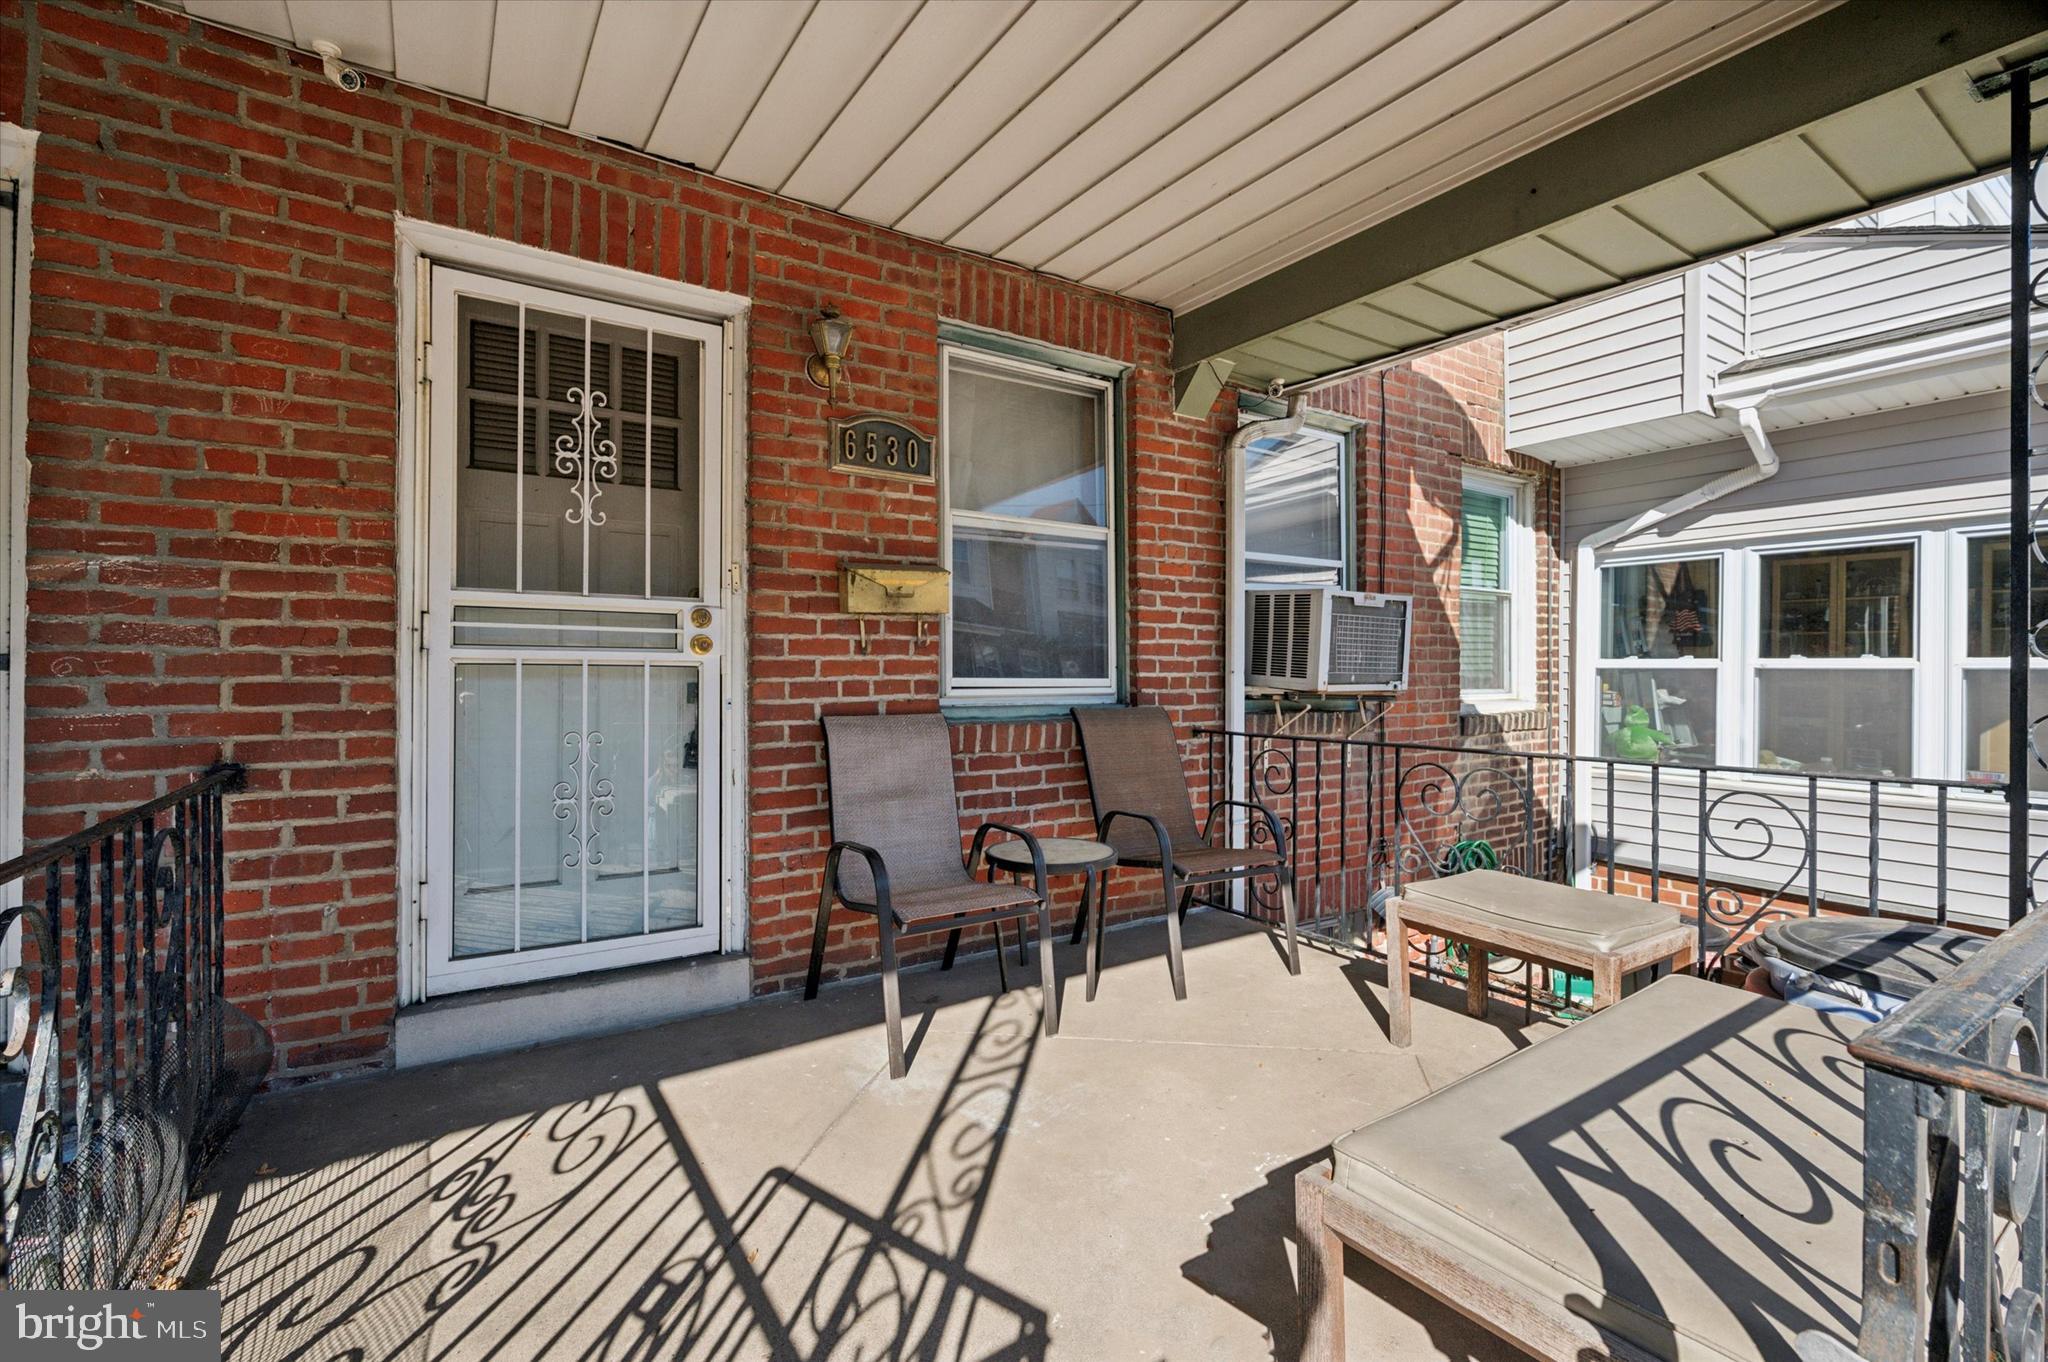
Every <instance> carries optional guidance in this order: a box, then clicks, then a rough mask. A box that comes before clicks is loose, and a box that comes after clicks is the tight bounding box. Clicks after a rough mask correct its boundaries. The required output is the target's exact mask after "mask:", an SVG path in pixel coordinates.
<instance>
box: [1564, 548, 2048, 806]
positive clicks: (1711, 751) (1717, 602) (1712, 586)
mask: <svg viewBox="0 0 2048 1362" xmlns="http://www.w3.org/2000/svg"><path fill="white" fill-rule="evenodd" d="M2037 544H2038V551H2039V552H2040V554H2041V555H2042V558H2038V559H2037V560H2036V563H2035V567H2034V582H2033V618H2034V619H2035V620H2036V621H2044V620H2048V566H2043V559H2048V534H2043V535H2042V536H2041V537H2040V538H2039V539H2038V540H2037ZM2010 582H2011V554H2010V552H2009V550H2008V547H2007V541H2006V537H2005V534H2004V533H2003V532H2002V531H1998V530H1994V529H1991V528H1990V527H1988V526H1973V527H1970V528H1967V529H1949V528H1920V527H1911V528H1899V529H1895V530H1892V531H1891V532H1889V533H1886V532H1884V531H1879V532H1878V533H1877V535H1875V536H1873V538H1872V539H1871V540H1870V541H1868V542H1861V543H1840V542H1832V543H1828V542H1823V543H1813V544H1796V545H1791V544H1788V545H1782V546H1776V545H1774V546H1773V547H1771V548H1768V549H1739V548H1733V547H1730V548H1726V549H1717V550H1714V551H1712V552H1697V553H1696V554H1695V555H1693V556H1681V555H1676V554H1674V555H1672V556H1670V557H1668V558H1661V559H1644V560H1633V559H1629V560H1623V561H1619V562H1605V563H1602V564H1601V565H1600V568H1599V574H1598V577H1597V579H1596V581H1595V582H1594V583H1589V584H1588V595H1587V597H1586V598H1585V603H1584V608H1585V609H1586V610H1588V611H1589V612H1590V611H1595V610H1597V612H1598V613H1597V616H1596V617H1595V618H1594V619H1593V620H1592V621H1591V623H1590V625H1589V628H1588V630H1587V633H1588V634H1590V635H1591V636H1592V638H1593V639H1594V640H1595V641H1596V646H1595V647H1594V648H1593V649H1591V650H1590V651H1592V652H1593V654H1594V655H1593V656H1592V657H1591V658H1590V659H1588V663H1587V670H1586V672H1585V673H1583V674H1582V675H1583V682H1582V684H1583V686H1584V688H1585V693H1584V698H1583V700H1582V702H1581V703H1582V705H1583V708H1581V709H1580V711H1579V712H1580V714H1581V715H1582V716H1584V718H1583V724H1584V731H1585V732H1586V733H1587V735H1588V736H1587V738H1586V750H1587V751H1588V752H1589V753H1590V752H1595V751H1597V754H1598V755H1600V756H1604V757H1613V758H1617V759H1622V760H1636V761H1658V762H1665V763H1683V764H1691V765H1721V766H1738V767H1748V766H1754V767H1761V768H1765V769H1768V770H1777V771H1786V772H1802V773H1808V774H1815V775H1823V776H1825V775H1833V774H1840V775H1856V776H1880V777H1896V778H1900V779H1921V780H1927V779H1942V780H1964V781H1971V782H1976V783H1979V784H1984V785H2000V784H2003V783H2004V781H2005V778H2006V771H2007V766H2008V761H2007V757H2008V755H2009V752H2008V743H2009V735H2010V728H2009V725H2008V721H2007V709H2008V702H2009V685H2008V679H2007V678H2008V677H2009V675H2010V669H2009V664H2008V660H2007V659H2008V653H2007V641H2006V618H2007V613H2008V612H2007V606H2008V603H2009V602H2008V593H2009V590H2010ZM2028 689H2029V692H2030V697H2031V698H2030V700H2029V704H2028V709H2029V712H2030V713H2033V714H2048V660H2044V659H2040V658H2036V659H2034V660H2033V662H2032V664H2031V666H2030V667H2029V676H2028ZM2028 779H2029V784H2030V785H2031V787H2032V788H2033V789H2034V790H2035V791H2037V792H2040V793H2048V769H2044V768H2043V767H2042V766H2041V764H2040V763H2038V762H2037V763H2035V766H2034V769H2033V770H2032V771H2031V772H2030V773H2029V777H2028ZM1922 793H1926V791H1925V790H1924V789H1923V790H1922Z"/></svg>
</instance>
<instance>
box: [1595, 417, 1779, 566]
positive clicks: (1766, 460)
mask: <svg viewBox="0 0 2048 1362" xmlns="http://www.w3.org/2000/svg"><path fill="white" fill-rule="evenodd" d="M1770 397H1771V395H1770V394H1769V393H1765V394H1764V395H1763V396H1762V397H1759V398H1756V399H1755V400H1754V401H1750V402H1745V403H1743V404H1742V405H1741V406H1739V407H1734V408H1731V410H1732V411H1733V412H1734V415H1735V424H1736V425H1738V426H1740V427H1741V428H1742V438H1743V439H1744V440H1746V441H1748V443H1749V452H1750V455H1751V457H1752V458H1753V459H1755V462H1754V463H1752V464H1750V465H1748V466H1747V467H1744V468H1738V469H1735V470H1734V471H1733V472H1730V473H1723V474H1722V475H1721V476H1720V477H1718V478H1715V479H1714V480H1713V481H1712V482H1708V483H1703V484H1701V485H1700V486H1698V487H1695V488H1693V489H1692V490H1691V491H1690V492H1681V493H1680V494H1679V495H1677V496H1675V497H1673V498H1672V499H1671V500H1669V501H1667V502H1664V503H1663V504H1662V505H1658V506H1653V507H1651V508H1650V509H1649V510H1647V511H1645V512H1643V513H1642V514H1641V515H1639V516H1637V517H1636V518H1635V519H1634V520H1627V521H1623V522H1622V523H1621V524H1619V525H1609V526H1608V527H1607V528H1606V529H1604V530H1602V531H1600V532H1599V533H1598V534H1592V535H1588V536H1586V538H1585V539H1584V540H1582V541H1580V544H1579V562H1580V563H1581V565H1586V564H1590V563H1591V562H1592V558H1591V555H1592V553H1594V552H1595V551H1596V550H1599V549H1604V548H1606V547H1607V546H1608V545H1610V544H1613V543H1615V542H1616V541H1618V540H1622V539H1626V538H1628V537H1629V536H1630V535H1632V534H1641V533H1642V532H1643V531H1644V530H1647V529H1651V528H1653V527H1654V526H1657V525H1661V524H1663V523H1664V522H1665V521H1667V520H1671V519H1673V518H1675V517H1677V516H1682V515H1684V514H1685V513H1686V512H1687V511H1693V510H1697V509H1699V508H1700V507H1702V506H1704V505H1706V504H1707V503H1708V502H1710V501H1719V500H1720V499H1721V498H1722V497H1725V496H1727V495H1728V494H1729V493H1731V492H1739V491H1741V490H1742V489H1743V488H1745V487H1754V486H1755V485H1756V484H1757V483H1760V482H1762V481H1764V480H1765V479H1767V478H1772V477H1776V476H1777V473H1778V451H1777V450H1775V449H1773V448H1772V447H1771V437H1770V435H1769V433H1768V432H1766V431H1765V430H1764V423H1763V421H1762V420H1761V419H1760V418H1759V417H1758V416H1757V409H1758V408H1759V407H1761V406H1763V404H1764V403H1766V402H1768V401H1769V400H1770Z"/></svg>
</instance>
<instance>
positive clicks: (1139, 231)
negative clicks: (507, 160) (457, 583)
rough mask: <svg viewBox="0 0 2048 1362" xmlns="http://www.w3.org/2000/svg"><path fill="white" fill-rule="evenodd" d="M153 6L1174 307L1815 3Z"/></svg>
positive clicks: (1678, 75)
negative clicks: (324, 47) (325, 50)
mask: <svg viewBox="0 0 2048 1362" xmlns="http://www.w3.org/2000/svg"><path fill="white" fill-rule="evenodd" d="M159 2H160V3H166V4H170V5H172V6H174V7H179V8H183V9H184V10H186V11H187V12H189V13H191V14H193V15H195V16H198V17H200V18H203V19H208V20H212V21H215V22H219V23H223V24H227V25H231V26H233V27H236V28H240V29H243V30H247V31H250V32H254V33H258V34H262V35H265V36H267V37H271V38H274V39H277V40H279V41H281V42H285V43H288V44H291V45H293V46H296V47H299V48H302V49H310V48H311V46H312V44H313V43H314V42H315V41H317V40H322V39H324V40H328V41H332V42H334V43H336V44H338V45H339V46H340V48H341V51H342V56H343V58H344V60H346V61H348V62H350V63H351V64H354V65H357V66H361V67H364V68H368V69H372V70H376V71H380V72H385V73H389V74H392V75H395V76H396V77H397V78H398V79H400V80H403V81H406V82H409V83H413V84H417V85H422V86H426V87H430V88H433V89H436V90H440V91H444V92H446V93H449V94H454V95H459V96H462V97H464V98H468V99H472V100H477V101H480V102H484V103H488V104H490V105H491V106H493V107H496V108H498V109H502V110H505V111H508V112H511V113H517V114H523V115H527V116H530V117H532V118H535V119H539V120H541V121H543V122H547V123H551V124H556V125H559V126H562V127H566V128H569V129H571V130H573V131H576V132H580V133H587V134H590V135H592V136H596V137H603V138H609V139H612V140H614V141H617V142H622V143H625V144H627V145H630V146H634V147H638V148H642V149H644V150H646V151H649V152H652V153H654V154H656V155H659V156H663V157H667V158H670V159H673V160H676V161H681V162H687V163H689V164H692V165H695V166H698V167H699V168H701V169H703V170H706V171H709V172H712V173H714V174H717V175H720V176H723V177H726V178H729V179H733V180H738V181H740V182H742V183H745V184H749V185H753V186H756V187H759V188H762V189H767V190H773V191H775V192H778V193H781V194H786V195H788V196H790V197H791V198H795V199H800V200H803V201H804V202H807V203H811V204H815V205H818V206H821V207H824V208H830V209H835V210H837V211H840V212H843V213H846V214H848V215H850V216H852V217H856V218H860V219H863V220H865V221H868V222H873V223H878V224H881V225H884V226H889V227H893V228H897V229H899V230H901V231H904V232H907V233H910V234H912V235H915V236H920V237H924V238H927V239H930V240H934V241H939V242H943V243H945V244H947V245H951V246H957V247H960V248H963V249H965V250H970V251H976V252H980V253H983V254H987V255H992V256H995V257H998V258H1000V259H1003V260H1007V261H1010V262H1012V263H1015V264H1018V265H1023V266H1026V267H1028V268H1031V269H1035V270H1044V271H1047V272H1049V273H1052V274H1056V275H1061V276H1064V277H1066V278H1070V279H1074V280H1078V281H1080V282H1082V283H1085V284H1090V285H1094V286H1096V287H1099V288H1103V289H1108V290H1111V291H1114V292H1118V293H1122V294H1126V295H1129V296H1132V297H1135V298H1139V299H1143V300H1146V301H1149V302H1153V303H1158V304H1160V305H1162V306H1165V307H1168V308H1171V309H1174V310H1175V311H1181V310H1184V309H1188V308H1192V307H1196V306H1199V305H1200V304H1202V303H1205V302H1208V301H1210V300H1212V299H1216V298H1218V297H1221V296H1222V295H1224V294H1226V293H1229V292H1230V291H1231V290H1233V289H1237V288H1240V287H1242V286H1244V285H1246V284H1248V283H1251V282H1253V281H1255V280H1257V279H1259V278H1260V277H1262V276H1263V275H1265V274H1267V273H1269V272H1271V271H1273V270H1275V269H1277V268H1280V267H1281V266H1284V265H1286V264H1288V263H1290V262H1292V261H1295V260H1298V259H1300V258H1301V257H1303V256H1304V255H1306V254H1308V253H1310V252H1312V251H1314V250H1315V249H1316V248H1318V247H1320V246H1324V245H1327V244H1329V243H1330V242H1332V241H1335V240H1338V239H1340V238H1342V237H1344V236H1347V235H1349V234H1351V233H1353V232H1356V231H1358V230H1359V229H1360V228H1361V227H1364V226H1366V225H1369V224H1370V223H1372V222H1374V221H1376V220H1378V219H1381V218H1384V217H1387V216H1388V215H1390V214H1393V213H1397V212H1399V211H1400V210H1402V209H1403V208H1404V207H1406V206H1408V205H1412V204H1414V203H1416V202H1418V201H1421V200H1424V199H1427V198H1429V197H1431V196H1434V195H1436V194H1440V193H1442V192H1443V191H1444V190H1446V189H1448V188H1450V187H1452V186H1454V185H1457V184H1459V183H1461V182H1463V181H1466V180H1469V179H1471V178H1472V177H1474V176H1476V175H1478V174H1481V173H1483V172H1485V171H1486V170H1488V169H1491V168H1493V167H1495V166H1498V165H1500V164H1502V163H1503V162H1505V161H1508V160H1510V159H1512V158H1514V157H1516V156H1519V155H1521V154H1523V153H1525V152H1527V151H1529V150H1531V149H1532V148H1534V147H1537V146H1540V145H1542V144H1543V143H1545V142H1548V141H1551V140H1553V139H1555V138H1557V137H1559V136H1562V135H1564V134H1566V133H1568V132H1570V131H1571V130H1573V129H1575V128H1578V127H1581V126H1584V125H1585V124H1587V123H1589V122H1591V121H1593V120H1596V119H1598V118H1600V117H1601V116H1602V115H1604V114H1606V113H1608V112H1611V111H1612V110H1614V109H1616V108H1618V107H1620V106H1622V105H1625V104H1627V103H1629V102H1632V101H1634V100H1636V99H1639V98H1641V97H1642V96H1644V95H1646V94H1649V93H1651V92H1653V91H1655V90H1658V89H1660V88H1662V87H1664V86H1666V85H1668V84H1670V83H1671V82H1673V81H1676V80H1679V79H1682V78H1684V77H1685V76H1687V75H1689V74H1692V73H1694V72H1696V71H1698V70H1700V69H1701V68H1703V67H1705V66H1708V65H1710V64H1712V63H1714V62H1716V61H1718V60H1720V59H1722V58H1724V57H1727V56H1728V55H1730V54H1732V53H1734V52H1737V51H1740V50H1741V49H1743V48H1745V47H1748V46H1750V45H1752V44H1754V43H1757V42H1759V41H1762V40H1764V39H1766V38H1768V37H1770V36H1771V35H1773V34H1775V33H1779V32H1782V31H1784V30H1785V29H1787V28H1789V27H1791V26H1793V25H1796V24H1798V23H1800V22H1802V21H1803V20H1805V19H1808V18H1810V17H1811V16H1813V15H1814V14H1817V13H1819V12H1820V11H1822V10H1825V9H1827V8H1829V7H1830V6H1831V5H1832V4H1833V3H1834V2H1835V0H1356V2H1355V3H1347V2H1346V0H159ZM1845 55H1846V54H1845ZM1290 376H1292V375H1291V374H1290Z"/></svg>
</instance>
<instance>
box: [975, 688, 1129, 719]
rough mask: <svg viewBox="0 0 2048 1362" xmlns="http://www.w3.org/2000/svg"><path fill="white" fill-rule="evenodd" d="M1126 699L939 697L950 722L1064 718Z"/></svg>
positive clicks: (1083, 697) (1036, 696)
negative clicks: (1078, 711) (946, 698)
mask: <svg viewBox="0 0 2048 1362" xmlns="http://www.w3.org/2000/svg"><path fill="white" fill-rule="evenodd" d="M1122 704H1123V701H1122V700H1120V699H1118V698H1117V697H1116V696H1114V695H1026V696H1018V697H1016V698H1003V699H996V698H994V697H990V698H986V699H984V698H980V697H976V696H955V697H953V698H952V699H948V700H941V701H939V713H940V714H943V715H944V716H945V717H946V721H947V722H948V723H956V724H974V723H1022V722H1026V721H1029V720H1033V719H1064V718H1066V717H1067V716H1068V715H1069V714H1071V713H1072V712H1073V711H1074V710H1076V709H1114V708H1116V707H1118V706H1120V705H1122Z"/></svg>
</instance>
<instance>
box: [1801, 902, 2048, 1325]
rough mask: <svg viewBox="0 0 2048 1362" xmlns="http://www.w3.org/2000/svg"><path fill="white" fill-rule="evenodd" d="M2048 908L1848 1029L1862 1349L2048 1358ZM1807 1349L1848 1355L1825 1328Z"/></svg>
mask: <svg viewBox="0 0 2048 1362" xmlns="http://www.w3.org/2000/svg"><path fill="white" fill-rule="evenodd" d="M2044 1038H2048V920H2044V919H2043V918H2042V917H2041V916H2039V915H2036V916H2034V917H2032V918H2030V919H2029V920H2027V921H2026V922H2024V923H2022V924H2021V925H2020V926H2018V927H2015V928H2013V929H2011V930H2010V931H2008V932H2006V933H2005V934H2004V935H2002V936H2000V937H1999V938H1998V939H1997V940H1995V941H1993V942H1992V943H1991V944H1990V945H1988V946H1986V947H1985V948H1984V949H1982V950H1980V951H1978V952H1977V953H1976V954H1974V955H1972V956H1971V957H1970V958H1969V959H1968V960H1967V961H1965V962H1964V964H1963V965H1962V966H1961V967H1960V968H1958V969H1957V970H1956V972H1955V973H1954V974H1952V975H1950V976H1949V977H1948V979H1947V980H1945V981H1944V982H1942V983H1940V984H1938V985H1936V986H1935V987H1933V988H1930V989H1928V990H1927V991H1926V992H1924V993H1922V994H1921V995H1920V996H1919V997H1917V998H1915V999H1913V1000H1912V1001H1911V1002H1909V1003H1907V1004H1906V1005H1905V1006H1904V1007H1902V1008H1900V1009H1899V1010H1898V1011H1897V1012H1895V1013H1893V1014H1892V1015H1891V1016H1890V1017H1888V1018H1886V1019H1885V1020H1884V1021H1883V1022H1880V1023H1879V1024H1878V1025H1876V1026H1873V1027H1872V1028H1870V1029H1869V1030H1868V1031H1865V1032H1864V1033H1863V1034H1862V1035H1861V1036H1859V1037H1857V1038H1856V1039H1855V1040H1854V1041H1852V1042H1850V1045H1849V1053H1850V1054H1851V1055H1853V1056H1855V1057H1856V1058H1857V1059H1859V1060H1861V1061H1862V1062H1863V1064H1864V1081H1863V1085H1864V1115H1863V1126H1864V1157H1863V1184H1864V1193H1863V1194H1864V1216H1865V1219H1864V1231H1863V1255H1864V1256H1863V1319H1862V1324H1861V1328H1860V1331H1859V1336H1858V1339H1857V1348H1856V1351H1857V1353H1858V1354H1859V1355H1860V1356H1861V1357H1862V1358H1864V1359H1866V1360H1867V1362H1933V1360H1935V1359H1940V1360H1943V1362H1945V1360H1946V1359H1949V1358H1966V1359H1988V1358H2008V1359H2013V1362H2039V1359H2040V1358H2041V1356H2042V1342H2043V1335H2044V1313H2043V1311H2044V1301H2048V1183H2044V1179H2043V1176H2042V1160H2043V1155H2044V1145H2048V1139H2044V1133H2048V1064H2044V1058H2048V1051H2044V1048H2043V1040H2044ZM1802 1342H1803V1346H1802V1353H1803V1354H1804V1355H1807V1356H1812V1357H1835V1356H1840V1355H1841V1353H1840V1350H1838V1349H1829V1348H1827V1347H1824V1346H1821V1345H1820V1344H1819V1343H1817V1342H1816V1343H1814V1344H1811V1345H1806V1344H1805V1343H1804V1341H1802Z"/></svg>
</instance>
